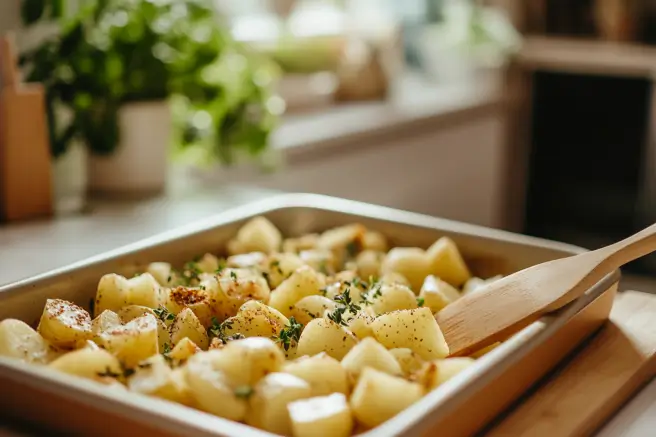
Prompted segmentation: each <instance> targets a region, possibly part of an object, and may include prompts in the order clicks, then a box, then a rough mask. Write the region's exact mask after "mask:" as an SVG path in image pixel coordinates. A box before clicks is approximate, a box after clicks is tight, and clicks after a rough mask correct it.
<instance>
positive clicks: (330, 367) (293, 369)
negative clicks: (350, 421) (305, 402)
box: [282, 352, 349, 396]
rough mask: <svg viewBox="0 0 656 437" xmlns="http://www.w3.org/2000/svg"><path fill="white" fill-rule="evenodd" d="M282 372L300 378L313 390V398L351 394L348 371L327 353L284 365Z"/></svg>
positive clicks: (304, 357) (302, 358) (298, 359)
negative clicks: (335, 394) (333, 394)
mask: <svg viewBox="0 0 656 437" xmlns="http://www.w3.org/2000/svg"><path fill="white" fill-rule="evenodd" d="M282 372H284V373H289V374H292V375H294V376H298V377H299V378H301V379H302V380H304V381H305V382H307V383H308V384H310V387H311V389H312V396H327V395H329V394H331V393H344V394H348V392H349V383H348V377H347V374H346V369H344V367H342V365H341V364H340V363H339V361H337V360H336V359H334V358H333V357H331V356H329V355H328V354H326V353H325V352H321V353H318V354H316V355H314V356H311V357H310V356H303V357H300V358H297V359H296V360H294V361H290V362H288V363H287V364H285V365H284V367H283V368H282Z"/></svg>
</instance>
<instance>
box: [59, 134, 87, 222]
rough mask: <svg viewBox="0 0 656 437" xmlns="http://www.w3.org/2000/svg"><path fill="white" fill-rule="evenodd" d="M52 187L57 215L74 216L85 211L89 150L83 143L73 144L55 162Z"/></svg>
mask: <svg viewBox="0 0 656 437" xmlns="http://www.w3.org/2000/svg"><path fill="white" fill-rule="evenodd" d="M52 187H53V196H54V206H55V213H56V214H58V215H65V214H74V213H78V212H80V211H82V210H83V209H84V206H85V204H86V195H87V149H86V147H84V145H83V144H82V143H79V142H73V143H72V144H71V145H70V146H69V147H68V150H66V152H65V153H64V154H63V155H61V156H59V157H57V158H56V159H54V160H53V163H52Z"/></svg>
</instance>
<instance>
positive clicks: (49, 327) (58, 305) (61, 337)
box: [37, 299, 93, 348]
mask: <svg viewBox="0 0 656 437" xmlns="http://www.w3.org/2000/svg"><path fill="white" fill-rule="evenodd" d="M37 331H39V334H41V335H42V336H43V338H45V339H46V340H48V341H49V342H50V343H51V344H53V345H54V346H58V347H62V348H73V347H76V346H77V345H78V344H83V343H84V342H85V341H86V340H89V339H91V338H92V337H93V333H92V332H91V316H90V315H89V313H88V312H87V311H86V310H84V309H82V308H81V307H79V306H77V305H75V304H74V303H71V302H68V301H65V300H62V299H48V300H47V301H46V305H45V307H44V309H43V313H42V314H41V320H40V321H39V326H38V328H37Z"/></svg>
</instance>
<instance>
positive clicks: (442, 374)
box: [417, 357, 476, 390]
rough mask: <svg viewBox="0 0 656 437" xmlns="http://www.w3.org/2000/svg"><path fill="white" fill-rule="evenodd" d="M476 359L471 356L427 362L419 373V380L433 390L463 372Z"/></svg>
mask: <svg viewBox="0 0 656 437" xmlns="http://www.w3.org/2000/svg"><path fill="white" fill-rule="evenodd" d="M475 362H476V360H474V359H473V358H469V357H456V358H446V359H444V360H435V361H432V362H430V363H426V364H425V365H424V366H423V367H422V368H421V370H420V371H419V372H418V374H417V380H418V381H419V382H421V383H423V384H424V386H425V387H426V388H427V389H429V390H432V389H434V388H437V387H439V386H440V385H442V384H444V383H445V382H446V381H448V380H449V379H451V378H453V377H454V376H456V375H457V374H458V373H460V372H462V371H463V370H465V369H466V368H468V367H469V366H471V365H472V364H474V363H475Z"/></svg>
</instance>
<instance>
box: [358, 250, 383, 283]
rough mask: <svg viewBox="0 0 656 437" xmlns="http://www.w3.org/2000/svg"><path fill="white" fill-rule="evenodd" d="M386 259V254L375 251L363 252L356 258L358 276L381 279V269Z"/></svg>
mask: <svg viewBox="0 0 656 437" xmlns="http://www.w3.org/2000/svg"><path fill="white" fill-rule="evenodd" d="M384 259H385V253H383V252H376V251H374V250H363V251H362V252H360V253H359V254H358V256H357V257H356V258H355V265H356V268H357V271H358V275H360V277H361V278H369V277H375V278H377V277H379V276H380V267H381V265H382V263H383V260H384Z"/></svg>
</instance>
